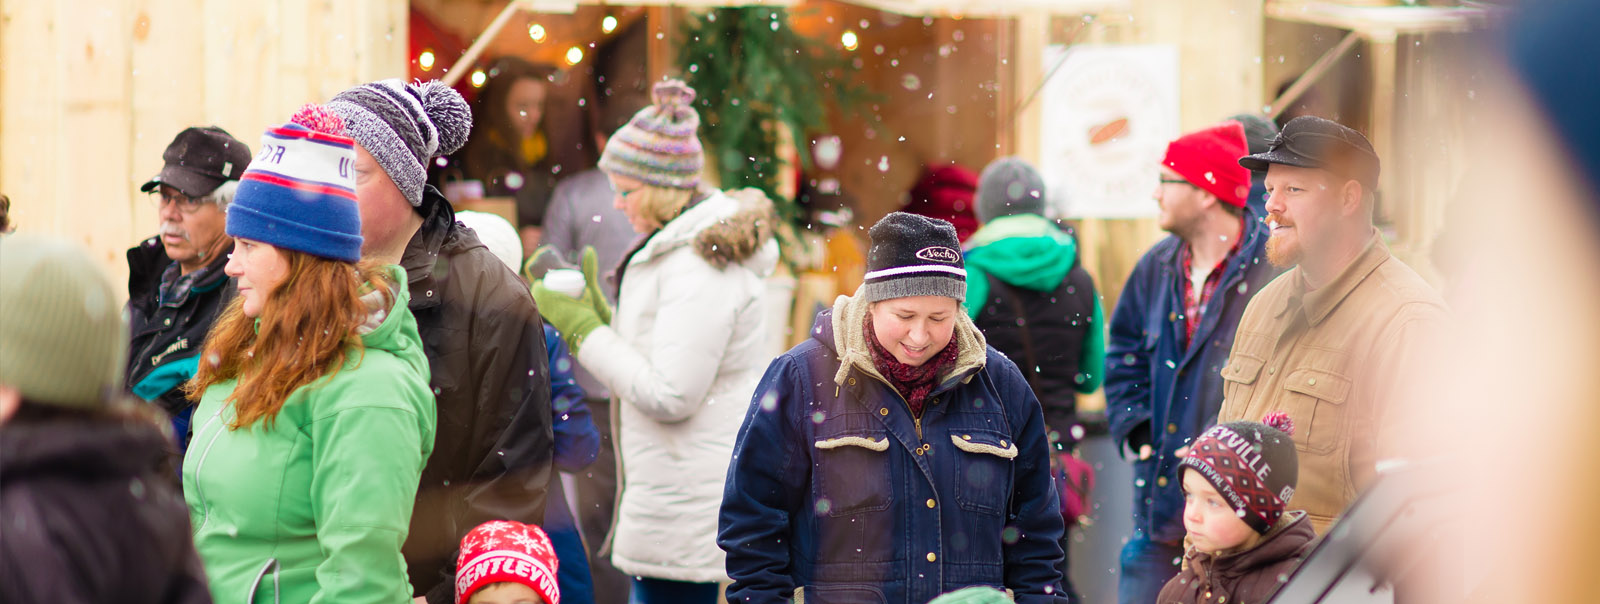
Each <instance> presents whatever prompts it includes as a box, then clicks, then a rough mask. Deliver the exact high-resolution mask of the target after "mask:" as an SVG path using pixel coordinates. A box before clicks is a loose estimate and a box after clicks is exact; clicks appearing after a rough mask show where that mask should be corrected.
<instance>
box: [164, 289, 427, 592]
mask: <svg viewBox="0 0 1600 604" xmlns="http://www.w3.org/2000/svg"><path fill="white" fill-rule="evenodd" d="M389 270H390V273H391V275H393V277H394V279H395V280H396V282H397V283H402V284H403V283H405V278H406V276H405V272H404V271H403V270H402V269H400V267H389ZM395 293H396V295H397V299H396V301H395V304H394V305H393V306H392V307H391V308H390V309H389V313H388V316H387V317H386V318H384V320H383V322H382V323H381V324H380V325H379V326H378V328H377V329H375V330H373V331H372V332H371V333H368V334H366V335H364V336H362V342H363V343H365V346H366V347H365V350H364V351H363V352H362V354H360V355H351V356H350V358H349V360H348V361H347V362H346V363H345V365H344V367H343V368H342V369H341V370H339V371H338V372H337V373H335V374H333V375H332V376H326V377H323V378H321V379H319V380H318V381H316V382H314V383H312V384H310V385H307V386H303V387H301V388H299V389H297V390H295V391H294V392H293V393H291V394H290V395H289V399H288V400H287V401H285V402H284V404H283V408H282V409H281V410H280V411H279V412H278V415H277V419H276V421H274V422H273V423H272V424H271V426H270V427H268V426H267V424H266V422H256V423H255V424H253V425H251V426H249V427H246V428H242V429H239V430H230V429H228V427H227V424H228V423H229V422H230V421H231V420H232V419H233V417H234V415H233V406H232V405H231V404H228V403H224V399H226V398H227V397H228V396H229V395H231V394H232V393H233V389H234V387H235V386H236V385H237V382H236V381H227V382H222V383H219V384H215V385H213V386H212V387H210V388H208V389H206V391H205V393H204V394H203V395H202V396H201V399H200V405H199V408H197V409H196V410H195V416H194V417H195V425H196V426H199V427H198V428H196V429H195V432H194V440H193V441H192V444H193V445H194V449H193V451H192V452H193V453H194V454H193V455H188V456H186V457H185V458H184V462H183V492H184V498H185V499H186V500H187V501H188V504H189V519H190V522H191V524H192V526H193V527H194V542H195V547H196V549H197V550H199V552H200V558H201V560H202V561H203V562H204V563H205V567H206V576H207V577H208V578H209V579H210V582H211V594H212V596H213V597H214V598H215V599H216V601H217V602H219V603H221V602H250V601H255V602H328V603H334V602H337V603H339V604H357V603H363V602H384V603H389V604H401V603H405V602H410V601H411V586H410V584H409V582H408V581H407V579H406V563H405V559H404V558H403V557H401V554H400V546H401V544H403V543H405V540H406V530H407V527H408V526H409V523H410V519H411V507H412V503H413V501H414V500H415V498H416V494H417V483H418V481H419V480H420V478H421V475H422V465H423V463H424V462H426V461H427V459H428V454H429V453H430V452H432V450H433V436H434V429H435V425H436V417H435V409H434V404H433V394H432V392H431V391H429V389H428V377H429V375H428V360H427V359H426V358H424V356H423V352H422V339H421V337H420V336H419V335H418V334H417V322H416V320H415V319H414V318H413V317H412V315H411V311H410V310H408V309H407V308H406V302H407V299H408V298H409V297H410V295H409V294H408V293H407V292H406V288H405V287H403V286H401V287H397V288H395Z"/></svg>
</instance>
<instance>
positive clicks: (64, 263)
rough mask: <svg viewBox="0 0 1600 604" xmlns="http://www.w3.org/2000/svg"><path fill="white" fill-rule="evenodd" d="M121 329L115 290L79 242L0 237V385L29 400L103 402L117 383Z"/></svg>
mask: <svg viewBox="0 0 1600 604" xmlns="http://www.w3.org/2000/svg"><path fill="white" fill-rule="evenodd" d="M126 332H127V327H126V326H125V325H124V324H123V322H122V309H121V308H120V306H119V305H118V304H117V294H116V291H114V290H113V289H112V287H111V282H110V281H109V280H107V279H106V276H105V274H104V273H102V272H101V271H100V267H99V266H98V265H96V264H95V262H94V260H92V259H90V257H89V254H88V252H86V251H85V250H84V249H83V248H81V247H79V246H78V245H77V244H74V243H72V242H69V241H66V240H62V239H54V238H49V237H41V236H38V235H27V234H19V235H7V236H5V237H0V384H5V385H7V386H11V387H13V388H16V389H17V390H19V391H21V392H22V397H23V398H24V399H27V400H28V401H29V402H33V403H40V404H48V405H59V406H63V407H76V408H80V409H83V408H94V407H100V406H103V405H105V404H106V403H107V402H108V401H110V400H111V395H112V394H114V393H115V392H116V391H117V390H118V389H120V388H121V387H122V363H123V361H124V360H125V357H124V355H125V354H126V353H127V333H126Z"/></svg>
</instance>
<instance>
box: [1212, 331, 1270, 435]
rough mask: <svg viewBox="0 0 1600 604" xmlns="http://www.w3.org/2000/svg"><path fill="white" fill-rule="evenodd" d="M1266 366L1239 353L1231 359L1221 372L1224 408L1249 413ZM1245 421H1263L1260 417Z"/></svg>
mask: <svg viewBox="0 0 1600 604" xmlns="http://www.w3.org/2000/svg"><path fill="white" fill-rule="evenodd" d="M1237 348H1238V347H1237V346H1235V349H1237ZM1266 364H1267V363H1266V361H1265V360H1263V359H1260V358H1257V357H1253V356H1248V355H1243V354H1238V353H1235V354H1234V355H1233V356H1232V357H1230V358H1229V359H1228V365H1227V366H1226V367H1223V368H1222V372H1221V373H1222V396H1223V399H1224V400H1223V407H1225V408H1230V409H1236V410H1237V412H1239V413H1248V412H1249V408H1248V407H1247V405H1249V404H1250V399H1251V398H1252V397H1253V396H1254V395H1255V391H1256V386H1257V382H1258V381H1259V378H1260V377H1261V367H1262V366H1264V365H1266ZM1243 419H1248V420H1250V421H1261V418H1259V417H1245V418H1243ZM1224 421H1227V420H1224Z"/></svg>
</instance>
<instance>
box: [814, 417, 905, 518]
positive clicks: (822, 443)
mask: <svg viewBox="0 0 1600 604" xmlns="http://www.w3.org/2000/svg"><path fill="white" fill-rule="evenodd" d="M891 444H893V443H892V442H891V439H890V438H889V435H888V434H885V433H884V432H883V431H881V430H879V431H872V430H850V431H844V432H838V433H834V434H831V435H828V436H822V435H818V436H817V438H816V440H815V442H814V443H813V444H812V466H813V467H812V475H813V476H816V485H815V487H814V488H815V490H816V492H815V493H814V496H815V498H816V513H817V515H819V516H832V517H840V516H850V515H854V514H860V513H865V512H881V511H884V510H887V509H889V506H890V505H891V504H892V503H894V497H893V493H892V492H891V491H892V490H893V488H894V486H893V485H894V482H893V481H892V480H891V479H890V475H889V446H890V445H891Z"/></svg>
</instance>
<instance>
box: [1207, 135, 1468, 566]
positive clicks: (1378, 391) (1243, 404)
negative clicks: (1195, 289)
mask: <svg viewBox="0 0 1600 604" xmlns="http://www.w3.org/2000/svg"><path fill="white" fill-rule="evenodd" d="M1239 164H1240V165H1242V166H1244V167H1247V168H1251V169H1255V170H1262V169H1264V170H1266V171H1267V181H1266V184H1267V194H1268V197H1267V205H1266V209H1267V213H1268V217H1267V227H1268V229H1269V231H1270V233H1271V237H1270V239H1268V240H1267V258H1268V260H1270V261H1271V262H1272V264H1274V265H1276V266H1280V267H1285V268H1287V267H1293V268H1290V269H1289V271H1288V272H1286V273H1284V274H1283V276H1281V277H1279V278H1278V279H1277V280H1275V281H1273V282H1272V283H1271V284H1269V285H1268V286H1267V287H1266V289H1264V290H1262V291H1261V293H1260V294H1259V295H1257V296H1256V298H1255V299H1254V300H1252V301H1251V302H1250V305H1249V307H1248V308H1246V309H1245V313H1244V318H1243V319H1242V320H1241V321H1240V323H1239V332H1238V335H1237V336H1235V338H1234V343H1233V351H1232V355H1231V356H1230V357H1229V358H1228V366H1227V368H1225V369H1223V371H1222V378H1223V380H1224V383H1225V388H1224V392H1223V394H1224V397H1225V399H1226V402H1224V403H1223V405H1222V410H1221V413H1220V414H1219V415H1218V418H1217V420H1218V422H1232V421H1239V420H1258V419H1260V418H1262V417H1264V416H1265V415H1266V414H1268V413H1272V412H1278V411H1282V412H1286V413H1288V414H1289V417H1290V418H1291V419H1292V420H1294V424H1295V431H1294V440H1295V446H1296V448H1297V449H1298V451H1299V459H1300V483H1299V486H1298V487H1297V490H1296V491H1295V492H1294V493H1293V496H1294V498H1293V500H1291V501H1289V504H1290V507H1291V508H1293V509H1300V510H1305V511H1306V512H1307V514H1308V515H1309V516H1310V518H1311V522H1312V525H1313V527H1314V528H1316V530H1317V533H1318V534H1323V533H1326V532H1327V530H1328V528H1329V526H1330V525H1332V524H1333V522H1334V520H1335V519H1336V518H1337V517H1338V516H1339V515H1340V514H1341V513H1342V512H1343V511H1344V509H1345V507H1346V506H1347V505H1349V504H1350V502H1351V501H1353V500H1354V499H1355V496H1356V495H1357V494H1358V493H1359V492H1360V491H1361V490H1362V488H1363V487H1365V486H1366V485H1367V484H1368V483H1370V482H1371V480H1372V479H1373V478H1374V475H1375V472H1376V470H1375V465H1376V463H1377V461H1378V460H1379V459H1381V458H1382V457H1383V456H1385V455H1387V454H1389V453H1392V452H1393V450H1392V449H1391V448H1390V447H1389V446H1388V445H1389V444H1390V443H1389V442H1388V440H1389V439H1388V438H1387V437H1386V432H1387V434H1393V432H1388V431H1392V430H1394V429H1395V428H1396V426H1400V425H1404V424H1405V423H1406V421H1405V418H1404V409H1403V405H1404V398H1405V397H1404V396H1401V395H1400V389H1401V388H1402V387H1404V386H1405V384H1404V382H1403V381H1402V380H1403V378H1405V377H1406V376H1407V375H1408V374H1410V373H1411V371H1410V367H1411V365H1410V362H1411V360H1412V359H1413V358H1415V357H1417V356H1419V355H1418V351H1420V350H1422V349H1423V348H1424V347H1425V346H1426V345H1427V343H1428V342H1429V341H1430V340H1431V338H1432V334H1434V333H1435V332H1436V331H1437V330H1438V329H1439V327H1440V326H1441V325H1442V324H1443V322H1444V320H1445V317H1446V312H1447V310H1446V307H1445V304H1444V301H1443V300H1442V298H1441V297H1440V296H1439V295H1438V293H1437V292H1435V291H1434V289H1433V288H1432V287H1431V286H1429V285H1428V283H1427V282H1426V281H1423V279H1422V277H1420V276H1418V275H1417V273H1416V271H1413V270H1412V269H1411V267H1409V266H1406V265H1405V263H1403V262H1401V261H1399V260H1397V259H1395V258H1394V257H1393V256H1391V255H1390V253H1389V247H1388V246H1387V245H1385V244H1384V241H1383V238H1382V236H1381V234H1380V233H1379V232H1378V230H1377V229H1376V228H1374V226H1373V223H1372V219H1373V209H1374V207H1373V206H1374V202H1375V199H1374V195H1373V191H1374V190H1375V188H1376V186H1377V182H1378V169H1379V162H1378V156H1377V153H1376V152H1374V151H1373V149H1372V144H1371V143H1370V142H1368V141H1367V138H1366V137H1365V136H1362V135H1361V133H1359V132H1356V131H1355V130H1352V129H1350V128H1348V127H1345V126H1343V125H1341V124H1338V123H1336V122H1332V121H1329V120H1325V119H1322V118H1318V117H1311V116H1303V117H1297V118H1295V119H1294V120H1292V121H1290V122H1289V123H1288V124H1285V125H1284V128H1283V131H1282V132H1281V133H1279V135H1278V137H1277V138H1276V139H1275V140H1273V142H1272V145H1271V147H1270V148H1269V149H1268V150H1267V151H1266V152H1265V153H1260V154H1257V155H1251V156H1248V157H1244V158H1242V159H1240V160H1239ZM1284 499H1288V497H1284Z"/></svg>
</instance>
